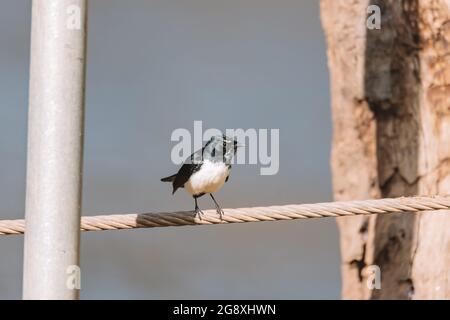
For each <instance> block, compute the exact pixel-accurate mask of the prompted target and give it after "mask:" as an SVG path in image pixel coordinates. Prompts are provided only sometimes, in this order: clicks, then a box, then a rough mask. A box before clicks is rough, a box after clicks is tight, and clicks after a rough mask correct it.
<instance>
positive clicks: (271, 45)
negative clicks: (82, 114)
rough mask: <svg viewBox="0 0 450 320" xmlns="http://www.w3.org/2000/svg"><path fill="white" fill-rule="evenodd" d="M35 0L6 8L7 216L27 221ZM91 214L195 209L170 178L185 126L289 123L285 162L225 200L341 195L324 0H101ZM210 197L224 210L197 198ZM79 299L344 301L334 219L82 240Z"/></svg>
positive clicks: (92, 68)
mask: <svg viewBox="0 0 450 320" xmlns="http://www.w3.org/2000/svg"><path fill="white" fill-rule="evenodd" d="M30 9H31V2H30V1H28V0H3V1H2V10H0V44H1V45H0V70H1V72H0V97H1V101H2V103H1V107H0V159H1V160H0V161H1V164H2V165H1V166H0V219H16V218H23V216H24V199H25V174H26V131H27V100H28V67H29V38H30V16H31V11H30ZM87 70H88V72H87V101H86V108H87V109H86V138H85V158H84V159H85V162H84V206H83V214H84V215H94V214H112V213H125V212H150V211H151V212H157V211H172V210H191V209H192V207H193V201H192V199H191V198H190V197H189V196H187V194H185V193H184V192H177V193H176V194H175V196H172V195H171V189H170V186H169V185H168V184H164V183H162V182H160V181H159V179H160V178H161V177H163V176H166V175H168V174H172V173H174V172H176V170H177V167H176V166H175V165H173V164H172V162H171V160H170V152H171V148H172V147H173V145H174V143H172V142H171V141H170V136H171V133H172V131H173V130H174V129H177V128H187V129H189V130H192V129H193V122H194V120H202V121H203V127H204V129H207V128H218V129H222V130H225V129H226V128H244V129H247V128H256V129H263V128H267V129H271V128H279V129H280V170H279V172H278V174H277V175H274V176H261V175H260V174H259V166H258V165H236V166H234V168H233V173H232V175H231V178H230V181H229V183H227V185H226V186H225V188H223V189H222V190H221V192H219V193H218V194H217V200H218V201H219V202H220V203H221V204H222V206H223V207H225V208H227V207H240V206H255V205H258V206H264V205H274V204H289V203H302V202H311V203H312V202H318V201H329V200H331V175H330V168H329V156H330V146H331V115H330V107H329V86H328V71H327V62H326V52H325V43H324V36H323V32H322V29H321V25H320V17H319V2H318V1H316V0H308V1H296V0H277V1H274V0H227V1H223V0H129V1H120V0H91V1H90V11H89V43H88V69H87ZM200 205H201V207H202V208H212V207H213V206H212V203H211V202H210V199H208V198H206V197H205V198H201V199H200ZM81 241H82V243H81V245H82V247H81V248H82V249H81V272H82V283H81V286H82V289H81V298H82V299H94V298H96V299H106V298H111V299H128V298H130V299H131V298H133V299H164V298H165V299H171V298H172V299H222V298H232V299H233V298H234V299H240V298H253V299H272V298H273V299H278V298H285V299H295V298H306V299H308V298H323V299H334V298H339V297H340V260H339V258H340V256H339V243H338V232H337V227H336V223H335V221H334V220H332V219H320V220H308V221H290V222H270V223H255V224H242V225H228V226H210V227H181V228H158V229H145V230H144V229H142V230H135V231H114V232H93V233H85V234H83V235H82V240H81ZM22 246H23V237H22V236H10V237H1V238H0V253H1V255H0V257H1V258H0V299H16V298H20V297H21V282H22V279H21V277H22V275H21V273H22V254H23V252H22Z"/></svg>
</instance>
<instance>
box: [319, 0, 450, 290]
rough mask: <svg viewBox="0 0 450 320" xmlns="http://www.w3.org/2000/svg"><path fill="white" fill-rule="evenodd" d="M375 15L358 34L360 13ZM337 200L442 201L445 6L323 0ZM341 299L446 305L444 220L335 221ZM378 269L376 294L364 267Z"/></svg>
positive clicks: (448, 62) (445, 216)
mask: <svg viewBox="0 0 450 320" xmlns="http://www.w3.org/2000/svg"><path fill="white" fill-rule="evenodd" d="M372 4H375V5H378V6H379V7H380V8H381V12H382V23H381V29H380V30H376V29H375V30H369V29H367V27H366V19H367V13H366V12H367V7H368V6H369V5H372ZM321 15H322V23H323V27H324V30H325V34H326V40H327V44H328V61H329V68H330V81H331V93H332V110H333V123H334V129H333V131H334V136H333V150H332V160H331V165H332V169H333V188H334V196H335V199H336V200H350V199H366V198H376V197H395V196H402V195H405V196H406V195H415V194H420V195H432V194H449V193H450V1H445V0H428V1H426V0H401V1H400V0H353V1H349V0H321ZM338 223H339V227H340V231H341V253H342V276H343V288H342V294H343V298H346V299H391V298H397V299H427V298H447V299H448V298H450V213H447V212H446V213H426V214H415V215H410V214H403V215H389V216H384V215H383V216H378V217H375V216H373V217H370V218H367V217H354V218H342V219H339V221H338ZM370 265H377V266H379V267H380V269H381V280H382V281H381V290H370V289H368V287H367V277H368V273H367V269H368V268H367V267H368V266H370Z"/></svg>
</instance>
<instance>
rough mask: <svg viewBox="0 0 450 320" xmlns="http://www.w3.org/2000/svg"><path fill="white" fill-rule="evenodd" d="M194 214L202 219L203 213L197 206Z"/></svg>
mask: <svg viewBox="0 0 450 320" xmlns="http://www.w3.org/2000/svg"><path fill="white" fill-rule="evenodd" d="M194 211H195V216H196V217H198V218H199V219H200V220H203V219H202V216H203V215H204V214H205V213H204V212H203V211H202V210H200V208H199V207H197V208H195V210H194Z"/></svg>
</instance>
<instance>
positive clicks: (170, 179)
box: [161, 174, 177, 182]
mask: <svg viewBox="0 0 450 320" xmlns="http://www.w3.org/2000/svg"><path fill="white" fill-rule="evenodd" d="M176 176H177V175H176V174H173V175H171V176H169V177H165V178H162V179H161V181H162V182H173V181H174V180H175V178H176Z"/></svg>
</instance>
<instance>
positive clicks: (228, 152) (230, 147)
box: [203, 135, 241, 164]
mask: <svg viewBox="0 0 450 320" xmlns="http://www.w3.org/2000/svg"><path fill="white" fill-rule="evenodd" d="M240 146H241V145H240V144H239V143H238V141H237V140H236V139H235V138H230V137H227V136H226V135H217V136H213V137H211V139H210V140H209V141H208V142H207V143H206V145H205V151H204V154H203V156H204V158H205V159H210V160H212V161H216V162H217V161H223V162H225V163H227V164H229V163H231V159H232V158H233V156H234V154H235V153H236V151H237V148H238V147H240Z"/></svg>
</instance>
